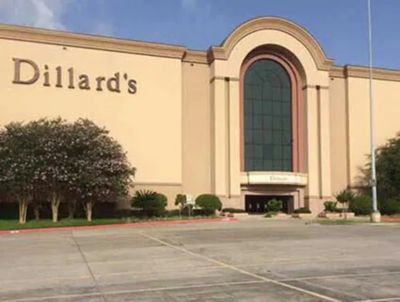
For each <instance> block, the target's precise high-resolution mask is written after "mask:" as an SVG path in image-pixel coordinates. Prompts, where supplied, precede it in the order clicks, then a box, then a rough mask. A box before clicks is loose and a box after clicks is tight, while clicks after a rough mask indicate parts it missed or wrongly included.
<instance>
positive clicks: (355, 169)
mask: <svg viewBox="0 0 400 302" xmlns="http://www.w3.org/2000/svg"><path fill="white" fill-rule="evenodd" d="M347 81H348V102H349V109H348V110H349V117H348V123H349V134H348V135H349V138H350V140H349V166H350V177H349V178H350V182H351V185H352V186H357V185H358V182H359V177H360V176H361V175H362V173H360V168H363V167H365V164H366V163H367V162H368V155H369V154H370V120H369V118H370V116H369V114H370V109H369V90H368V89H369V82H368V79H365V78H348V79H347ZM373 88H374V97H375V118H376V120H375V125H376V144H377V146H379V145H382V144H385V143H386V142H387V140H388V139H390V138H392V137H394V136H395V135H396V133H397V132H399V131H400V120H399V116H400V106H399V100H400V97H399V92H400V82H398V81H385V80H374V81H373Z"/></svg>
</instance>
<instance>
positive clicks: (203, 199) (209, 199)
mask: <svg viewBox="0 0 400 302" xmlns="http://www.w3.org/2000/svg"><path fill="white" fill-rule="evenodd" d="M196 206H197V207H199V208H201V209H204V210H212V212H213V213H215V211H216V210H219V211H220V210H221V208H222V203H221V200H220V199H219V198H218V196H215V195H213V194H202V195H199V196H198V197H197V198H196Z"/></svg>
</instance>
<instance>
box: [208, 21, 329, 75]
mask: <svg viewBox="0 0 400 302" xmlns="http://www.w3.org/2000/svg"><path fill="white" fill-rule="evenodd" d="M265 29H270V30H278V31H282V32H285V33H287V34H289V35H291V36H292V37H294V38H295V39H297V40H298V41H299V42H301V43H302V44H303V45H304V46H305V47H306V48H307V49H308V51H309V52H310V53H311V55H312V57H313V59H314V61H315V63H316V65H317V68H318V69H320V70H325V71H328V70H330V69H331V67H332V66H333V60H331V59H328V58H327V57H326V56H325V53H324V52H323V50H322V48H321V46H320V45H319V44H318V42H317V41H316V40H315V39H314V37H313V36H312V35H311V34H310V33H308V32H307V31H306V30H305V29H304V28H302V27H300V26H299V25H297V24H295V23H293V22H291V21H288V20H285V19H281V18H272V17H264V18H257V19H253V20H250V21H248V22H246V23H244V24H242V25H240V26H239V27H238V28H236V29H235V30H234V31H233V32H232V33H231V34H230V35H229V37H228V38H227V39H226V40H225V41H224V42H223V44H222V46H220V47H212V48H211V49H210V50H209V59H210V60H211V62H212V61H213V60H227V59H228V58H229V56H230V54H231V52H232V50H233V48H234V47H235V46H236V44H237V43H238V42H239V41H240V40H241V39H243V38H244V37H246V36H247V35H249V34H252V33H254V32H256V31H259V30H265Z"/></svg>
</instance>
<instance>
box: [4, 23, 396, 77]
mask: <svg viewBox="0 0 400 302" xmlns="http://www.w3.org/2000/svg"><path fill="white" fill-rule="evenodd" d="M262 29H274V30H279V31H283V32H286V33H288V34H290V35H292V36H293V37H295V38H296V39H298V40H299V41H300V42H301V43H303V44H304V45H305V47H307V49H308V50H309V51H310V53H311V55H312V56H313V58H314V60H315V62H316V64H317V66H318V68H319V69H321V70H329V75H330V76H331V77H332V78H347V77H357V78H368V77H369V69H368V67H366V66H352V65H346V66H344V67H340V66H334V65H333V61H332V60H330V59H327V58H326V56H325V54H324V52H323V50H322V48H321V47H320V46H319V44H318V43H317V42H316V40H315V39H314V38H313V37H312V36H311V35H310V34H309V33H308V32H307V31H306V30H305V29H304V28H302V27H300V26H298V25H296V24H295V23H293V22H290V21H287V20H285V19H280V18H258V19H254V20H251V21H249V22H247V23H244V24H242V25H241V26H239V27H238V28H237V29H235V30H234V31H233V33H232V34H231V35H230V36H229V37H228V38H227V39H226V40H225V41H224V43H223V44H222V46H219V47H211V48H210V49H209V50H208V51H198V50H188V49H186V48H185V47H183V46H178V45H168V44H161V43H150V42H141V41H134V40H124V39H117V38H109V37H102V36H94V35H86V34H75V33H68V32H60V31H54V30H46V29H37V28H30V27H24V26H15V25H6V24H0V39H6V40H15V41H25V42H33V43H43V44H50V45H59V46H69V47H79V48H87V49H96V50H104V51H110V52H122V53H130V54H139V55H146V56H156V57H165V58H174V59H179V60H182V61H183V62H189V63H198V64H211V63H212V62H213V61H214V60H227V59H228V58H229V55H230V53H231V51H232V50H233V48H234V47H235V45H236V44H237V43H238V42H239V41H240V40H241V39H243V38H244V37H245V36H247V35H249V34H251V33H253V32H255V31H258V30H262ZM373 77H374V79H377V80H387V81H400V70H389V69H382V68H374V69H373Z"/></svg>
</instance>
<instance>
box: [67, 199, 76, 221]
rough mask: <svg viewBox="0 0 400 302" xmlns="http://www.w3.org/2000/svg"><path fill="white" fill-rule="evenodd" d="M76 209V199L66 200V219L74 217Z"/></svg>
mask: <svg viewBox="0 0 400 302" xmlns="http://www.w3.org/2000/svg"><path fill="white" fill-rule="evenodd" d="M75 211H76V200H70V201H68V219H74V216H75Z"/></svg>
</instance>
